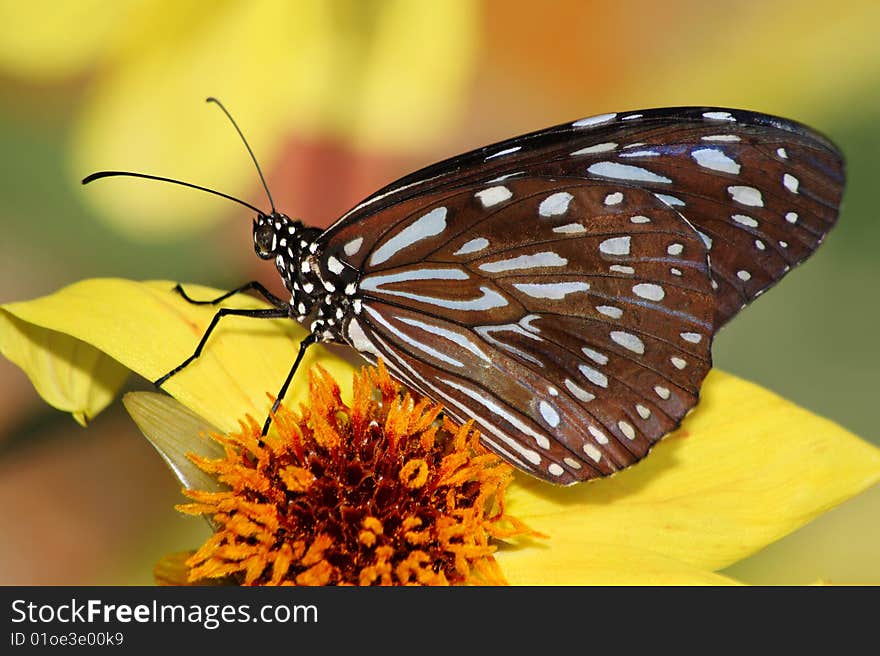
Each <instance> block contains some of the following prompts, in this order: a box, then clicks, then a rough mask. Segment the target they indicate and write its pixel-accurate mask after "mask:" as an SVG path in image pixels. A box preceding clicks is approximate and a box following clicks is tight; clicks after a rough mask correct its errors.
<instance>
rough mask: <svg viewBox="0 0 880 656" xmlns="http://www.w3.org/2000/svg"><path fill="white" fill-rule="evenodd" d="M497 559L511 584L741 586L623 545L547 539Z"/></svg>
mask: <svg viewBox="0 0 880 656" xmlns="http://www.w3.org/2000/svg"><path fill="white" fill-rule="evenodd" d="M495 558H496V560H497V561H498V564H499V565H500V566H501V570H502V571H503V572H504V578H505V579H507V582H508V583H510V584H511V585H740V584H739V582H737V581H735V580H734V579H731V578H729V577H727V576H722V575H721V574H715V573H714V572H710V571H707V570H702V569H699V568H698V567H694V566H693V565H688V564H686V563H682V562H680V561H676V560H674V559H672V558H668V557H666V556H663V555H660V554H657V553H652V552H651V551H647V550H644V549H638V548H635V547H632V546H629V545H625V544H600V543H597V542H591V541H574V540H565V539H563V540H557V539H551V540H549V541H548V544H546V545H540V544H539V545H533V546H530V547H525V548H520V547H514V548H502V549H500V550H499V551H498V552H497V553H496V554H495Z"/></svg>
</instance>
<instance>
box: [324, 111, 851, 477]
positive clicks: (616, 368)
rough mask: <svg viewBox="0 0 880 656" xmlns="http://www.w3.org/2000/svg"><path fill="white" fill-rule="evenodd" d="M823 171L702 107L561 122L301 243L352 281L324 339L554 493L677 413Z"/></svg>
mask: <svg viewBox="0 0 880 656" xmlns="http://www.w3.org/2000/svg"><path fill="white" fill-rule="evenodd" d="M842 184H843V171H842V160H841V158H840V156H839V154H838V153H837V151H836V150H835V149H834V148H833V146H831V145H830V144H828V143H827V142H826V141H825V140H824V139H823V138H821V137H819V136H818V135H815V134H813V133H811V132H810V131H808V130H807V129H806V128H804V127H802V126H799V125H797V124H794V123H791V122H786V121H783V120H782V119H776V118H773V117H767V116H763V115H759V114H752V113H748V112H740V111H736V110H720V109H711V108H684V109H672V110H651V111H646V112H641V113H638V114H629V115H604V116H599V117H593V118H591V119H584V120H582V121H576V122H574V123H571V124H567V125H563V126H558V127H556V128H551V129H549V130H545V131H541V132H538V133H533V134H531V135H525V136H523V137H518V138H516V139H513V140H510V141H507V142H502V143H500V144H496V145H495V146H489V147H486V148H483V149H480V150H477V151H473V152H471V153H467V154H465V155H461V156H459V157H457V158H454V159H452V160H448V161H446V162H441V163H440V164H437V165H434V166H432V167H428V168H427V169H423V170H422V171H421V172H417V173H415V174H413V175H411V176H408V177H407V178H404V179H402V180H400V181H398V182H397V183H395V184H394V185H391V186H390V187H388V188H386V189H384V190H381V191H380V192H377V193H376V194H374V195H373V196H372V197H370V198H368V199H367V200H366V201H364V202H363V203H361V204H360V205H359V206H358V207H356V208H355V209H353V210H352V211H351V212H349V213H348V214H347V215H345V216H344V217H342V219H340V221H338V222H337V223H336V224H334V226H332V227H331V228H330V229H328V230H327V231H326V232H325V233H324V234H323V235H322V236H321V238H320V240H319V241H320V244H319V253H320V257H321V266H322V268H323V269H325V270H327V269H328V268H329V269H332V267H330V262H331V261H333V262H334V263H335V264H336V266H339V263H341V265H342V266H345V267H348V268H350V269H354V270H357V271H358V272H359V273H358V275H359V280H358V282H357V289H356V291H355V292H354V294H353V296H354V298H355V299H357V300H356V304H355V306H354V307H355V312H354V313H352V314H350V316H348V317H346V319H345V322H344V325H343V334H344V336H345V338H346V339H347V341H349V343H350V344H351V345H352V346H353V347H354V348H356V349H357V350H359V351H360V352H361V353H362V354H363V355H365V357H367V358H368V359H371V360H375V359H376V358H378V357H380V356H381V357H383V359H384V360H385V361H386V362H387V363H388V366H389V368H391V369H392V371H393V372H394V373H395V375H396V376H397V377H398V378H400V379H401V380H403V381H404V382H405V383H407V384H408V385H410V386H411V387H412V388H414V389H416V390H418V391H420V392H421V393H423V394H425V395H427V396H430V397H432V398H434V399H436V400H438V401H440V402H442V403H444V404H445V406H446V408H447V411H448V412H449V413H450V414H451V415H452V416H454V417H457V418H458V419H461V420H464V419H467V418H475V419H476V421H477V424H478V425H479V427H480V429H481V431H482V433H483V439H484V442H485V443H486V444H487V446H489V447H490V448H491V449H493V450H494V451H496V452H497V453H499V454H500V455H502V456H503V457H505V458H507V459H508V460H509V461H511V462H513V463H514V464H516V465H517V466H519V467H520V468H522V469H524V470H526V471H529V472H531V473H533V474H535V475H537V476H540V477H542V478H545V479H547V480H550V481H553V482H556V483H572V482H576V481H579V480H586V479H589V478H594V477H597V476H603V475H607V474H609V473H611V472H613V471H616V470H618V469H620V468H622V467H625V466H628V465H630V464H632V463H633V462H635V461H637V460H639V459H640V458H642V457H644V455H646V453H647V452H648V450H649V448H650V447H651V445H652V444H653V443H655V442H656V441H657V440H659V439H660V438H661V437H662V436H663V435H664V434H666V433H667V432H669V431H670V430H672V429H673V428H674V427H675V426H677V425H678V423H679V422H680V421H681V419H682V418H683V416H684V415H685V414H686V413H687V411H688V410H689V409H690V408H692V407H693V406H694V405H695V404H696V402H697V398H698V393H699V387H700V384H701V382H702V380H703V378H704V376H705V375H706V373H707V371H708V369H709V367H710V347H711V339H712V336H713V335H714V333H715V331H716V330H717V329H718V328H719V327H720V326H721V325H723V323H725V322H726V321H727V320H729V318H730V317H731V316H732V315H733V314H735V313H736V311H738V309H739V308H740V307H742V306H743V305H744V304H745V303H747V302H748V301H749V300H751V299H752V298H754V297H755V296H757V295H758V294H760V293H761V292H762V291H764V290H765V289H766V288H767V287H769V286H770V285H772V284H773V283H774V282H775V281H776V280H778V279H779V278H780V277H782V276H783V275H784V274H785V272H787V271H788V269H789V268H790V267H791V266H793V265H794V264H796V263H798V262H800V261H802V260H803V259H804V258H806V257H807V256H808V255H809V254H810V253H812V251H813V250H814V249H815V248H816V247H817V246H818V244H819V243H820V242H821V240H822V238H823V237H824V235H825V234H826V233H827V231H828V230H829V229H830V227H831V226H832V225H833V223H834V221H835V219H836V216H837V205H838V204H839V200H840V196H841V193H842Z"/></svg>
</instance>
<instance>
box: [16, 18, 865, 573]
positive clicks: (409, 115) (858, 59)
mask: <svg viewBox="0 0 880 656" xmlns="http://www.w3.org/2000/svg"><path fill="white" fill-rule="evenodd" d="M547 4H548V7H547V8H544V9H540V10H536V9H533V7H534V5H535V3H532V2H514V1H511V0H506V1H502V0H473V1H468V0H438V1H437V2H405V1H402V0H400V1H385V2H383V1H378V0H377V1H368V2H365V1H356V0H335V1H334V0H326V1H325V0H314V1H311V2H305V1H304V2H279V1H269V0H266V1H262V2H259V1H257V2H244V1H236V0H226V1H223V2H219V1H218V2H197V1H190V2H177V1H174V2H172V1H171V0H126V1H119V2H113V1H109V0H93V1H86V0H81V1H77V2H73V1H72V0H68V1H66V2H65V1H63V0H58V1H54V2H51V1H46V0H42V1H39V2H34V1H32V2H29V3H19V2H14V1H13V0H0V162H2V171H0V224H2V233H0V234H2V238H0V302H5V301H11V300H23V299H27V298H32V297H35V296H38V295H42V294H45V293H48V292H51V291H53V290H55V289H57V288H58V287H61V286H63V285H66V284H68V283H71V282H74V281H76V280H79V279H82V278H86V277H93V276H118V277H126V278H137V279H149V278H164V279H171V280H180V281H189V282H198V283H203V284H209V285H212V286H215V287H232V286H235V285H237V284H239V283H241V282H243V281H245V280H249V279H252V278H254V277H257V278H260V279H262V280H264V281H265V282H267V284H270V285H272V286H275V285H276V282H275V280H274V275H273V270H272V267H271V266H267V265H262V266H261V263H260V262H259V261H258V260H257V258H255V257H254V256H253V252H252V248H251V243H250V239H251V237H250V218H251V217H250V215H249V214H248V213H246V212H243V211H241V210H240V208H238V207H237V206H235V205H233V204H231V203H225V202H223V201H221V200H218V199H212V198H210V197H208V196H206V195H204V194H199V193H196V192H190V191H187V190H181V189H176V188H171V187H170V186H167V185H158V184H152V183H144V182H140V181H125V180H114V181H106V182H104V183H98V184H96V185H94V186H92V187H89V188H82V187H81V186H80V185H79V180H80V179H81V178H82V177H83V176H84V175H85V174H87V173H89V172H91V171H92V170H96V169H102V168H124V169H130V170H137V171H146V172H153V173H158V174H162V175H166V176H172V177H179V178H182V179H185V180H191V181H193V182H197V183H200V184H205V185H208V186H211V187H214V188H218V189H221V190H223V191H225V192H227V193H231V194H233V195H237V196H241V197H243V198H245V199H247V200H249V201H250V202H252V203H255V204H257V205H265V202H264V196H263V195H262V192H261V190H260V188H259V186H258V180H257V178H256V175H255V174H254V171H253V169H252V167H251V164H250V161H249V160H248V158H247V155H246V153H245V152H244V151H243V149H242V147H241V144H240V143H239V142H238V141H237V139H238V138H237V136H236V135H235V133H234V131H233V130H232V129H231V127H230V126H229V125H228V124H227V123H226V122H225V119H223V117H222V115H221V114H220V113H219V112H217V111H216V108H213V107H210V106H206V105H205V104H204V102H203V99H204V98H205V97H206V96H208V95H216V96H218V97H220V98H221V99H222V100H223V101H224V102H225V103H226V104H227V106H228V107H229V108H230V109H231V111H232V112H233V113H234V115H235V116H236V117H237V120H238V121H239V123H240V124H241V126H242V128H243V129H244V131H245V133H246V134H247V136H248V138H249V140H250V142H251V144H252V145H253V147H254V149H255V150H256V152H257V154H258V156H259V158H260V160H261V162H262V163H263V167H264V169H265V170H266V172H267V177H268V179H269V184H270V186H271V188H272V190H273V194H274V196H275V199H276V204H277V205H278V206H279V207H280V208H282V209H283V210H284V211H286V212H287V213H289V214H291V215H292V216H299V217H301V218H303V219H304V220H305V221H307V222H308V223H311V224H313V225H319V226H322V225H327V224H328V223H329V222H330V221H332V220H333V218H334V217H335V216H338V215H339V214H341V213H343V212H344V211H345V210H346V209H347V208H349V207H350V206H351V205H353V204H354V203H356V202H357V201H358V200H359V199H360V198H361V197H363V196H365V195H367V194H368V193H370V192H371V191H372V190H374V189H376V188H378V187H379V186H381V185H383V184H385V183H387V182H390V181H391V180H393V179H395V178H396V177H398V176H400V175H402V174H404V173H406V172H408V171H410V170H412V169H414V168H416V167H419V166H422V165H425V164H428V163H430V162H432V161H435V160H437V159H439V158H442V157H446V156H450V155H453V154H455V153H457V152H460V151H463V150H465V149H470V148H473V147H477V146H481V145H484V144H486V143H489V142H492V141H495V140H498V139H501V138H505V137H508V136H512V135H515V134H519V133H522V132H526V131H531V130H534V129H538V128H541V127H545V126H548V125H552V124H555V123H559V122H562V121H565V120H570V119H574V118H578V117H581V116H586V115H590V114H598V113H602V112H606V111H621V110H629V109H638V108H645V107H653V106H664V105H688V104H707V105H723V106H733V107H742V108H747V109H753V110H757V111H764V112H768V113H774V114H779V115H782V116H787V117H791V118H795V119H797V120H800V121H802V122H804V123H807V124H809V125H812V126H814V127H816V128H818V129H819V130H821V131H823V132H825V133H826V134H827V135H828V136H830V137H831V138H832V139H833V140H834V141H835V142H837V143H838V145H839V146H840V147H841V148H842V150H843V151H844V153H845V154H846V157H847V161H848V186H847V191H846V196H845V198H844V210H843V213H842V217H841V220H840V225H839V227H838V228H837V229H835V231H834V232H833V233H832V235H831V236H830V237H829V239H828V240H827V242H826V244H825V245H824V246H823V247H822V249H821V250H820V252H819V253H818V254H817V255H816V256H815V257H814V258H813V259H812V260H810V261H809V263H807V264H806V265H805V266H804V267H802V268H801V269H799V270H797V271H796V272H794V273H793V274H792V275H791V276H790V277H788V278H786V280H785V281H783V282H782V283H781V284H780V285H779V287H778V288H777V289H775V290H773V291H772V292H771V293H769V294H767V296H766V297H764V298H761V299H760V300H759V301H758V302H757V303H756V304H755V305H754V307H752V308H750V309H748V310H747V311H745V312H744V313H743V314H742V315H741V316H740V317H739V318H737V320H736V321H734V322H733V323H732V324H731V326H730V327H729V328H727V329H725V330H724V331H723V333H722V334H721V335H719V337H718V338H717V340H716V347H715V361H716V364H717V366H719V367H721V368H723V369H726V370H727V371H730V372H733V373H735V374H738V375H741V376H743V377H745V378H748V379H750V380H753V381H755V382H758V383H760V384H762V385H763V386H765V387H767V388H769V389H772V390H774V391H776V392H778V393H780V394H782V395H784V396H786V397H788V398H789V399H792V400H794V401H795V402H797V403H799V404H800V405H803V406H805V407H807V408H809V409H811V410H813V411H814V412H816V413H818V414H822V415H824V416H827V417H830V418H832V419H834V420H835V421H837V422H839V423H840V424H842V425H843V426H845V427H847V428H849V429H850V430H852V431H853V432H855V433H857V434H858V435H860V436H862V437H863V438H865V439H867V440H870V441H873V442H875V443H878V444H880V431H878V429H877V422H876V400H875V394H876V383H877V377H878V372H880V349H878V346H877V342H876V341H875V340H876V335H877V325H878V323H880V304H878V298H880V295H878V290H877V283H878V281H880V258H878V252H880V224H878V222H877V221H875V220H874V215H875V212H876V210H875V207H876V205H877V198H878V194H877V184H876V181H875V178H876V177H877V174H878V170H880V169H878V165H877V159H878V157H880V41H878V40H877V38H876V28H877V26H878V25H880V3H877V2H876V1H875V0H865V1H864V2H838V3H833V4H831V3H827V2H817V1H813V0H801V1H796V0H792V1H781V0H776V1H774V0H770V1H767V0H764V1H760V2H759V1H755V2H738V1H735V0H734V1H732V2H727V3H723V4H720V5H715V4H713V3H706V2H698V1H696V0H674V1H671V2H666V3H656V2H649V1H644V2H642V1H638V0H623V1H617V2H613V3H585V2H576V1H560V2H554V3H547ZM276 288H277V287H276ZM0 498H2V499H3V503H2V504H0V536H2V537H0V584H12V583H23V584H30V583H35V584H48V583H58V584H82V583H150V582H151V580H152V579H151V567H152V563H153V562H154V561H155V560H157V559H158V558H159V557H160V556H161V555H163V554H164V553H166V552H169V551H176V550H180V549H185V548H191V547H193V546H195V545H196V544H197V542H198V541H199V540H200V539H201V538H202V536H203V535H204V528H203V527H202V525H201V524H200V523H199V522H198V520H193V519H187V518H182V517H179V516H177V514H176V513H175V512H174V511H173V510H172V508H171V506H172V504H173V503H174V502H175V501H177V500H178V499H179V496H178V492H177V486H176V484H175V483H174V481H173V479H172V478H171V476H170V475H169V474H168V473H167V472H166V471H165V469H164V467H163V465H162V463H161V461H160V460H159V458H158V457H157V456H156V455H155V454H154V453H153V452H152V451H151V450H150V448H149V446H147V445H146V442H145V441H144V440H143V439H142V438H141V437H140V436H139V434H138V432H137V431H136V429H135V428H134V425H133V424H132V422H131V421H130V420H129V419H128V418H127V416H126V415H125V414H124V412H123V411H122V410H121V406H120V404H114V406H112V407H111V409H109V410H108V411H106V412H105V413H104V414H102V415H101V416H99V417H98V418H96V419H95V421H94V422H93V424H92V425H91V426H90V427H89V429H88V430H82V429H81V428H79V427H78V426H77V425H76V424H75V423H74V422H73V420H72V419H71V418H70V417H69V416H66V415H63V414H61V413H59V412H56V411H53V410H51V409H50V408H48V407H47V406H46V405H45V404H44V403H43V402H42V401H41V400H40V399H39V398H38V397H37V395H36V393H35V392H34V391H33V388H32V387H31V386H30V384H29V383H28V382H27V379H26V378H25V377H24V375H23V374H22V373H21V372H20V371H19V370H18V369H17V368H15V367H14V366H13V365H12V364H10V363H9V362H7V361H5V360H0ZM878 518H880V490H878V489H874V490H871V491H869V492H868V493H866V494H863V495H862V496H860V497H858V498H856V499H854V500H852V501H850V502H848V503H846V504H844V505H843V506H841V507H840V508H838V509H836V510H834V511H832V512H830V513H828V514H826V515H825V516H823V517H822V518H820V519H819V520H817V521H816V522H814V523H813V524H811V525H809V526H807V527H805V528H804V529H802V530H800V531H798V532H797V533H795V534H794V535H792V536H790V537H788V538H786V539H784V540H782V541H780V542H779V543H777V544H775V545H772V546H771V547H769V548H768V549H766V550H765V551H763V552H761V553H760V554H757V555H755V556H754V557H752V558H750V559H748V560H746V561H743V562H741V563H739V564H737V565H735V566H734V567H732V568H730V570H729V573H730V574H732V575H734V576H737V577H739V578H741V579H743V580H745V581H749V582H755V583H812V582H816V581H820V580H825V581H830V582H832V583H848V582H853V583H858V582H865V583H880V559H878V558H876V556H877V554H878V553H880V523H878V521H877V520H878Z"/></svg>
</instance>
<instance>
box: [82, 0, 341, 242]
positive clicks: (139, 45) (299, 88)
mask: <svg viewBox="0 0 880 656" xmlns="http://www.w3.org/2000/svg"><path fill="white" fill-rule="evenodd" d="M334 13H335V12H334V6H333V3H330V2H323V1H319V0H310V1H304V2H296V3H290V2H280V1H278V0H258V1H255V2H231V3H224V4H212V5H211V9H210V11H205V5H204V3H201V2H197V3H186V4H185V5H184V6H183V8H181V7H180V6H179V5H178V3H171V2H168V3H160V4H158V5H156V6H155V10H154V11H153V12H151V13H147V12H145V13H144V15H142V16H140V17H139V19H140V21H141V24H142V25H141V29H140V30H139V32H138V34H137V35H136V36H137V38H136V39H132V40H131V41H130V42H129V43H127V44H126V45H127V47H126V48H125V49H124V50H123V52H122V53H121V54H120V55H119V56H118V57H117V60H116V61H115V62H114V66H113V67H112V69H111V70H110V71H108V72H107V74H105V75H104V76H102V77H101V78H99V79H97V80H95V82H94V84H93V85H92V86H91V87H90V90H89V94H88V96H87V97H86V99H85V101H84V104H83V107H82V114H81V117H80V119H79V121H78V122H77V124H76V125H75V127H74V135H73V140H72V163H73V171H72V173H73V177H83V176H84V175H85V174H87V173H90V172H92V171H94V170H98V169H113V168H121V169H125V170H138V171H145V172H152V173H158V174H160V175H165V176H170V177H174V178H179V179H183V180H188V181H192V182H196V183H199V184H204V185H207V186H209V187H212V188H215V189H219V190H221V191H223V192H225V193H228V194H231V195H233V196H238V197H244V198H246V199H248V200H250V201H252V202H254V203H255V204H259V205H261V206H263V205H265V204H266V203H265V202H264V201H265V196H264V195H263V194H262V191H261V190H260V189H259V180H258V178H257V176H256V172H255V171H254V169H253V164H252V162H251V160H250V158H249V157H248V155H247V152H246V151H245V150H244V147H243V146H242V144H241V141H240V140H239V137H238V135H237V134H236V132H235V130H234V129H233V128H232V127H231V126H230V125H229V123H228V121H227V120H226V118H225V117H224V116H223V115H222V114H221V113H220V112H219V111H218V109H217V108H216V107H212V106H210V105H206V104H205V102H204V100H205V98H206V97H208V96H216V97H218V98H219V99H220V100H222V101H223V102H224V104H226V106H227V107H228V108H229V110H230V111H231V112H232V114H233V116H235V118H236V121H237V122H238V123H239V125H240V126H241V128H242V130H243V131H244V133H245V135H246V136H247V138H248V141H249V142H250V144H251V146H252V147H253V149H254V151H255V152H256V154H257V156H258V158H259V159H260V161H261V163H262V166H263V167H264V168H265V169H266V170H267V171H268V170H271V168H272V163H273V160H274V159H275V158H276V157H277V156H278V154H279V153H280V151H281V149H282V148H283V146H284V139H285V136H286V135H287V133H288V132H289V129H290V127H291V126H294V125H295V126H297V129H299V130H304V129H309V128H310V126H315V125H317V124H318V123H319V122H320V121H321V117H322V113H323V111H322V110H323V107H324V103H325V99H326V97H327V93H328V92H327V89H328V87H329V86H330V85H332V84H333V81H334V67H335V62H336V59H335V55H334V50H333V46H334V41H333V27H334V26H333V22H332V21H333V18H334ZM99 184H100V187H99V186H98V185H94V187H93V188H90V189H89V193H88V194H86V195H85V197H86V198H87V199H88V202H90V203H93V204H94V205H95V206H96V208H97V209H98V210H99V211H101V212H102V214H103V216H105V217H106V218H107V219H109V220H111V221H113V222H114V223H115V224H116V225H117V227H119V228H121V229H123V230H125V231H128V232H131V233H134V234H139V235H149V234H151V233H154V234H165V233H168V232H171V233H173V234H175V235H179V234H181V232H182V231H197V230H200V229H203V228H204V226H205V225H209V224H211V223H213V222H216V221H217V220H218V219H219V218H222V217H223V216H224V213H223V212H224V211H226V212H229V211H231V210H232V209H233V208H232V206H231V205H230V204H228V203H224V202H221V201H217V200H215V201H211V200H210V199H208V198H207V197H206V196H205V195H204V194H200V193H194V192H192V191H190V190H183V189H180V188H174V187H171V186H170V185H161V184H157V183H139V182H134V181H131V180H127V181H121V180H120V181H111V182H106V183H99ZM169 208H173V211H169ZM285 209H287V210H288V211H289V212H290V213H291V214H292V215H293V214H295V208H285Z"/></svg>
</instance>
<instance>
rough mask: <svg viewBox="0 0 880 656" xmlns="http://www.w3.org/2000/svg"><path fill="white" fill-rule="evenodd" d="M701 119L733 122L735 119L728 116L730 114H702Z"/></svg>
mask: <svg viewBox="0 0 880 656" xmlns="http://www.w3.org/2000/svg"><path fill="white" fill-rule="evenodd" d="M703 118H708V119H711V120H713V121H735V120H736V119H735V118H733V116H731V115H730V112H703Z"/></svg>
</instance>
